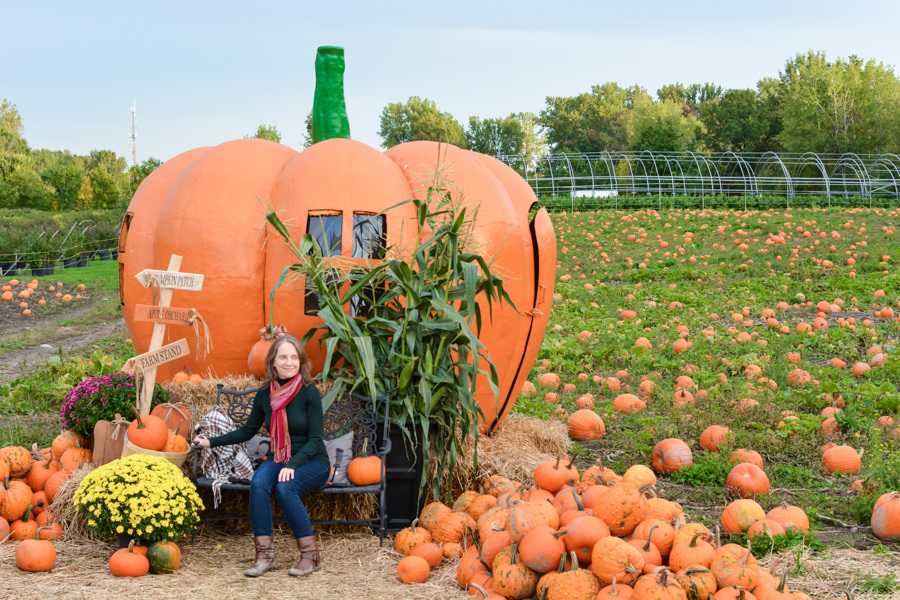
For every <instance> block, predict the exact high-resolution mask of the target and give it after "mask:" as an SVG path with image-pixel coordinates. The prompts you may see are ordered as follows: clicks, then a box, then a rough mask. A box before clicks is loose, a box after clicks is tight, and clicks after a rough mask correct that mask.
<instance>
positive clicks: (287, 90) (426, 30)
mask: <svg viewBox="0 0 900 600" xmlns="http://www.w3.org/2000/svg"><path fill="white" fill-rule="evenodd" d="M898 22H900V2H897V1H896V0H893V1H866V0H861V1H860V2H856V3H849V2H846V1H841V2H836V1H832V0H823V1H818V2H794V1H791V0H781V1H778V2H775V1H769V0H761V1H757V2H752V3H751V2H736V1H728V0H718V1H716V2H709V1H706V0H695V1H693V2H674V1H671V0H670V1H666V2H656V1H653V2H638V1H634V2H625V1H622V0H620V1H618V2H605V1H594V2H580V1H579V2H548V1H542V2H535V1H531V0H520V1H519V2H507V1H491V0H481V1H480V2H471V1H468V0H456V1H454V2H448V3H435V2H430V1H427V0H420V1H419V2H406V1H399V0H398V1H393V2H376V1H368V2H362V1H353V2H340V1H338V0H328V1H322V2H316V3H309V2H300V1H296V0H295V1H286V0H285V1H282V0H277V1H276V0H271V1H266V0H257V1H253V2H250V1H246V2H234V1H231V0H217V1H191V0H181V1H179V2H173V1H169V0H158V1H155V2H147V1H140V0H139V1H126V2H123V1H122V0H116V1H111V2H106V1H90V0H83V1H79V2H71V1H66V2H58V1H50V2H46V1H43V2H25V1H22V0H0V23H2V24H3V27H2V31H3V33H2V35H0V55H2V56H3V57H4V59H3V60H2V61H0V99H2V98H6V99H8V100H9V101H10V102H12V103H13V104H15V105H16V107H17V108H18V110H19V112H20V114H21V116H22V122H23V125H24V127H25V134H24V135H25V138H26V139H27V140H28V143H29V144H30V146H31V147H32V148H49V149H51V150H61V149H68V150H71V151H72V152H74V153H76V154H87V153H88V152H90V151H91V150H92V149H108V150H113V151H114V152H116V153H118V154H119V155H121V156H125V157H128V156H129V155H130V150H129V144H130V140H129V137H128V136H129V134H130V132H131V118H130V114H129V109H130V108H131V105H132V101H136V103H137V133H138V138H137V158H138V161H143V160H146V159H147V158H148V157H150V156H153V157H156V158H159V159H161V160H168V159H169V158H172V157H173V156H175V155H177V154H180V153H181V152H184V151H187V150H190V149H191V148H195V147H198V146H208V145H215V144H219V143H222V142H225V141H228V140H231V139H236V138H240V137H244V136H246V135H250V134H253V133H254V132H255V131H256V128H257V126H258V125H260V124H264V123H265V124H272V125H275V126H276V127H277V128H278V130H279V131H280V132H281V133H282V136H283V143H285V144H287V145H289V146H292V147H294V148H297V149H300V148H301V144H302V142H301V140H302V133H303V127H304V125H303V123H304V119H305V118H306V115H307V113H308V112H309V111H310V109H311V107H312V100H313V91H314V89H315V71H314V61H315V53H316V48H317V47H318V46H320V45H337V46H343V47H344V48H345V51H346V61H347V68H346V72H345V76H344V88H345V93H346V98H347V112H348V114H349V118H350V130H351V135H352V137H353V138H355V139H358V140H360V141H363V142H365V143H367V144H370V145H373V146H376V147H377V146H379V145H380V143H381V138H380V137H379V136H378V127H379V116H380V114H381V111H382V109H383V108H384V107H385V105H386V104H388V103H389V102H400V101H406V100H407V99H408V98H409V97H410V96H413V95H417V96H421V97H425V98H429V99H431V100H434V101H435V102H436V103H437V106H438V107H439V108H440V109H441V110H442V111H446V112H449V113H451V114H452V115H453V116H454V117H456V119H457V120H459V121H460V123H462V124H463V125H464V126H465V125H466V123H467V122H468V118H469V116H470V115H475V116H480V117H497V116H505V115H508V114H509V113H511V112H519V111H530V112H534V113H537V112H539V111H540V110H541V109H542V108H543V107H544V105H545V103H544V100H545V98H546V96H548V95H553V96H571V95H575V94H579V93H581V92H586V91H588V90H590V87H591V86H592V85H595V84H600V83H604V82H607V81H615V82H617V83H619V84H620V85H623V86H625V85H632V84H638V85H640V86H642V87H644V88H646V89H647V90H648V91H649V92H650V93H651V94H655V92H656V90H657V89H658V88H659V87H660V86H662V85H664V84H667V83H674V82H682V83H685V84H690V83H704V82H713V83H716V84H718V85H721V86H723V87H725V88H747V87H751V88H752V87H755V85H756V82H757V81H758V80H759V79H761V78H763V77H776V76H777V75H778V72H779V71H780V70H781V69H782V68H783V67H784V64H785V62H786V61H787V60H788V59H789V58H791V57H793V56H794V55H796V54H797V53H801V52H806V51H808V50H815V51H824V52H825V53H826V55H827V57H828V58H829V59H835V58H837V57H847V56H849V55H851V54H856V55H857V56H860V57H862V58H865V59H874V60H876V61H878V62H882V63H884V64H886V65H890V66H892V67H895V68H896V67H897V66H898V65H900V41H898V39H897V32H896V24H897V23H898Z"/></svg>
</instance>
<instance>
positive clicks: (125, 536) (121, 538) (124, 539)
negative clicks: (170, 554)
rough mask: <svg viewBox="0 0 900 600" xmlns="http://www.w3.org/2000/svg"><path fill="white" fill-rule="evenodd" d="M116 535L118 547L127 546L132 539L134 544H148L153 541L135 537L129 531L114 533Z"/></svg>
mask: <svg viewBox="0 0 900 600" xmlns="http://www.w3.org/2000/svg"><path fill="white" fill-rule="evenodd" d="M116 537H117V539H118V542H119V548H127V547H128V544H130V543H131V540H134V545H135V546H149V545H150V544H152V543H153V542H151V541H148V540H144V539H141V538H135V537H134V536H132V535H131V534H130V533H118V534H116Z"/></svg>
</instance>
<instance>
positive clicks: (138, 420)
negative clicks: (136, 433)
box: [131, 406, 145, 429]
mask: <svg viewBox="0 0 900 600" xmlns="http://www.w3.org/2000/svg"><path fill="white" fill-rule="evenodd" d="M131 412H133V413H134V416H135V417H137V422H138V426H137V428H138V429H143V428H144V427H145V425H144V422H143V421H142V420H141V413H140V412H138V409H137V407H136V406H132V407H131Z"/></svg>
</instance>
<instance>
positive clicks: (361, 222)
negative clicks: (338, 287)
mask: <svg viewBox="0 0 900 600" xmlns="http://www.w3.org/2000/svg"><path fill="white" fill-rule="evenodd" d="M385 227H386V226H385V217H384V215H376V214H374V213H361V212H356V213H353V250H352V257H353V258H361V259H376V260H380V259H382V258H384V246H385V237H386V236H385V234H386V232H385ZM377 293H378V288H377V286H375V285H369V286H366V288H365V290H364V291H363V292H362V293H361V294H357V295H356V296H354V297H353V298H351V299H350V316H351V317H365V316H366V315H367V314H368V313H369V307H370V306H372V304H373V303H374V300H375V297H376V294H377Z"/></svg>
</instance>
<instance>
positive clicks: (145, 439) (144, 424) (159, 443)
mask: <svg viewBox="0 0 900 600" xmlns="http://www.w3.org/2000/svg"><path fill="white" fill-rule="evenodd" d="M135 416H136V417H137V418H135V420H134V421H132V422H131V424H130V425H129V426H128V431H127V432H126V434H125V435H126V436H127V437H128V441H130V442H131V443H132V444H134V445H135V446H137V447H139V448H143V449H145V450H153V451H154V452H159V451H160V450H162V449H163V446H165V445H166V442H167V441H168V439H169V430H168V429H167V428H166V422H165V421H163V420H162V419H160V418H159V417H154V416H153V415H144V416H141V415H138V414H137V412H135Z"/></svg>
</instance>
